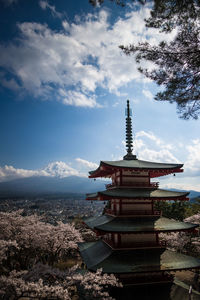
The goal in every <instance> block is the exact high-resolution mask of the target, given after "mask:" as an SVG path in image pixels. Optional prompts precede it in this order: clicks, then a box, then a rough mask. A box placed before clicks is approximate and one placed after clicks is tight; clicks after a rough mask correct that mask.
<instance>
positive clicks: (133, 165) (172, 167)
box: [89, 160, 183, 178]
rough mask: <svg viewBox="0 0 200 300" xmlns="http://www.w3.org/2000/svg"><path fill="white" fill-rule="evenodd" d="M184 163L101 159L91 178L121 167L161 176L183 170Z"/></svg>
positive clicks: (104, 175) (108, 173) (90, 174)
mask: <svg viewBox="0 0 200 300" xmlns="http://www.w3.org/2000/svg"><path fill="white" fill-rule="evenodd" d="M182 167H183V164H165V163H156V162H148V161H142V160H132V161H131V160H129V161H126V160H121V161H113V162H112V161H110V162H109V161H101V162H100V165H99V167H98V168H97V169H96V170H94V171H91V172H89V178H96V177H110V176H111V175H112V174H113V172H115V171H116V170H120V169H127V170H132V171H138V170H140V171H147V170H148V171H149V175H150V177H151V178H154V177H160V176H164V175H168V174H172V173H180V172H183V169H181V168H182Z"/></svg>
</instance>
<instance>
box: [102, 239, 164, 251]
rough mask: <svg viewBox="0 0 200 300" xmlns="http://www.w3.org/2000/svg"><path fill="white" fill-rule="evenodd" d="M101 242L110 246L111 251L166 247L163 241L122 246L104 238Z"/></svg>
mask: <svg viewBox="0 0 200 300" xmlns="http://www.w3.org/2000/svg"><path fill="white" fill-rule="evenodd" d="M103 240H104V241H105V242H106V243H107V244H108V245H109V246H111V247H112V248H113V249H135V248H154V247H156V248H157V247H158V248H163V247H166V242H165V241H159V242H157V243H156V242H152V243H151V242H138V243H137V242H132V243H131V242H130V243H124V244H122V243H121V244H118V245H116V244H114V242H113V241H111V240H110V239H108V238H107V237H106V236H104V237H103Z"/></svg>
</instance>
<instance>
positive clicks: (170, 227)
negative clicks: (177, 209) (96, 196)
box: [84, 215, 199, 234]
mask: <svg viewBox="0 0 200 300" xmlns="http://www.w3.org/2000/svg"><path fill="white" fill-rule="evenodd" d="M84 223H85V224H86V225H87V226H88V227H89V228H90V229H92V230H96V231H98V232H99V233H101V234H105V233H107V232H113V233H114V232H115V233H150V232H151V233H152V232H158V233H159V232H171V231H173V232H175V231H191V230H194V229H195V228H197V227H198V226H199V225H198V224H192V223H185V222H180V221H176V220H171V219H168V218H164V217H156V218H155V217H151V218H145V217H134V218H131V217H129V218H120V217H112V216H107V215H102V216H99V217H96V218H87V219H86V220H84Z"/></svg>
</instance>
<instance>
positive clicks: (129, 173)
mask: <svg viewBox="0 0 200 300" xmlns="http://www.w3.org/2000/svg"><path fill="white" fill-rule="evenodd" d="M122 175H139V176H148V172H145V171H130V170H122Z"/></svg>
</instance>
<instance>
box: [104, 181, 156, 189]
mask: <svg viewBox="0 0 200 300" xmlns="http://www.w3.org/2000/svg"><path fill="white" fill-rule="evenodd" d="M105 186H106V189H110V188H114V187H124V188H125V187H126V188H158V187H159V182H151V183H146V182H130V183H126V184H117V183H109V184H106V185H105Z"/></svg>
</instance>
